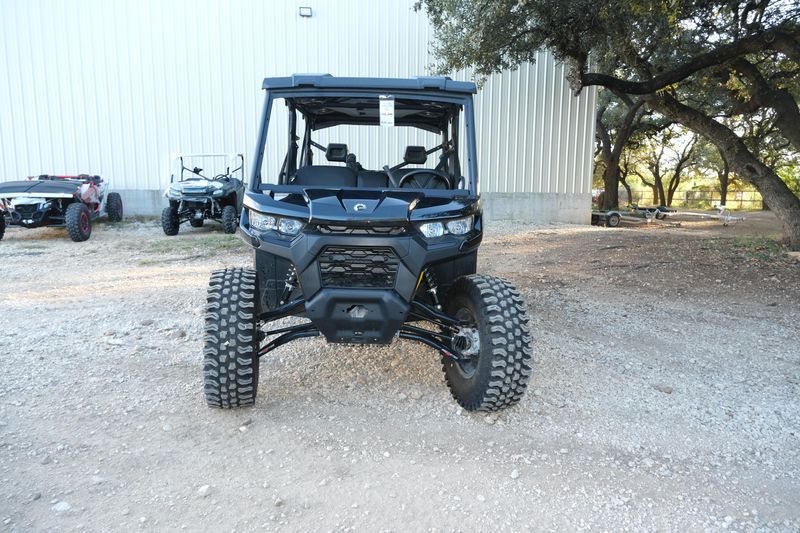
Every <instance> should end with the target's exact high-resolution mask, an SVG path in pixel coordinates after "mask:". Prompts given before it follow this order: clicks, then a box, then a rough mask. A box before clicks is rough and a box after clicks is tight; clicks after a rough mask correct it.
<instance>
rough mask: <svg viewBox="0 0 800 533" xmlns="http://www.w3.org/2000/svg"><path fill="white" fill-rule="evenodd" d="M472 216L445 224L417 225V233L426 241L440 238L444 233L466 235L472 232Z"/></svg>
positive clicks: (427, 223)
mask: <svg viewBox="0 0 800 533" xmlns="http://www.w3.org/2000/svg"><path fill="white" fill-rule="evenodd" d="M472 220H473V219H472V216H468V217H464V218H456V219H453V220H448V221H445V222H426V223H425V224H420V225H419V231H420V233H422V234H423V235H424V236H425V237H427V238H428V239H433V238H436V237H441V236H442V235H444V234H445V233H449V234H451V235H466V234H467V233H469V232H470V231H471V230H472Z"/></svg>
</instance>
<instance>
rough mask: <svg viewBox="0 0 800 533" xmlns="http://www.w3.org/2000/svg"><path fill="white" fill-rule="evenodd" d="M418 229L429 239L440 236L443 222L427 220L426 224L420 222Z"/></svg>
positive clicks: (442, 230)
mask: <svg viewBox="0 0 800 533" xmlns="http://www.w3.org/2000/svg"><path fill="white" fill-rule="evenodd" d="M419 231H420V232H422V234H423V235H425V237H427V238H429V239H433V238H434V237H441V236H442V235H444V224H442V223H441V222H428V223H426V224H422V225H421V226H420V227H419Z"/></svg>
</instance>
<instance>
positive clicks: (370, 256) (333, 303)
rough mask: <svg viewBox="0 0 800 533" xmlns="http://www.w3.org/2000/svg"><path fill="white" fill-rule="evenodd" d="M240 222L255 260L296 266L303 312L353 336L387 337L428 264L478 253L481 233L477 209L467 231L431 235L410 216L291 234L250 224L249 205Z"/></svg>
mask: <svg viewBox="0 0 800 533" xmlns="http://www.w3.org/2000/svg"><path fill="white" fill-rule="evenodd" d="M240 224H241V225H240V227H241V230H242V234H243V237H244V238H245V240H246V241H247V242H248V243H249V244H251V245H252V246H253V247H254V248H255V249H256V256H257V257H256V260H257V262H258V260H259V256H260V255H264V256H268V255H271V256H277V257H280V258H283V259H284V260H286V261H287V262H288V263H291V264H292V265H293V266H294V268H295V271H296V273H297V276H298V280H299V283H300V287H301V289H302V293H303V297H304V298H305V315H306V316H307V317H308V318H309V319H310V320H311V321H312V322H313V323H314V325H315V326H316V327H317V328H318V329H319V330H320V332H321V333H322V334H323V335H325V337H326V339H327V340H328V341H329V342H339V343H354V344H367V343H369V344H388V343H390V342H391V340H392V338H393V337H394V336H395V335H396V334H397V332H398V330H399V329H400V326H402V324H403V323H404V322H405V321H406V319H407V317H408V313H409V309H410V306H411V301H412V299H413V298H414V294H415V292H416V289H417V286H418V284H419V280H420V274H421V272H422V271H423V269H424V268H425V267H426V266H428V265H432V264H436V263H441V262H447V261H453V260H457V259H458V258H459V257H463V256H469V255H471V254H474V253H475V251H476V250H477V248H478V245H479V244H480V241H481V238H482V233H481V231H480V217H478V219H477V222H476V229H474V230H473V231H472V232H470V233H468V234H466V235H463V236H455V235H444V236H442V237H439V238H436V239H431V240H428V239H425V237H423V236H422V235H421V234H420V233H419V232H418V231H416V229H414V228H413V226H411V225H410V224H409V225H407V226H405V227H402V228H401V227H398V228H396V231H391V232H385V231H384V232H381V233H377V234H376V233H370V231H369V228H367V227H360V228H356V227H353V226H338V227H336V226H330V225H326V224H309V225H307V226H306V228H305V229H304V230H303V231H302V232H301V233H300V234H299V235H297V236H296V237H294V238H287V237H284V236H281V235H279V234H278V233H276V232H274V231H267V232H259V231H255V230H253V229H251V228H250V225H249V218H248V215H247V210H244V212H243V215H242V217H241V221H240ZM331 228H334V229H337V230H338V231H332V230H331ZM356 230H360V231H356ZM276 281H277V280H260V283H265V282H267V283H270V282H273V283H274V282H276Z"/></svg>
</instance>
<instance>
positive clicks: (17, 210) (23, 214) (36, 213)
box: [11, 204, 45, 222]
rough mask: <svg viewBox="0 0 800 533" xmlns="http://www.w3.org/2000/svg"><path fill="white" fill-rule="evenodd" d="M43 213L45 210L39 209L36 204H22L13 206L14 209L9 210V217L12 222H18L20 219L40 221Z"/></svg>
mask: <svg viewBox="0 0 800 533" xmlns="http://www.w3.org/2000/svg"><path fill="white" fill-rule="evenodd" d="M44 215H45V211H43V210H42V211H40V210H39V206H38V205H36V204H24V205H18V206H15V207H14V211H12V212H11V219H12V220H13V221H14V222H20V221H22V220H33V221H34V222H40V221H41V220H42V219H43V218H44Z"/></svg>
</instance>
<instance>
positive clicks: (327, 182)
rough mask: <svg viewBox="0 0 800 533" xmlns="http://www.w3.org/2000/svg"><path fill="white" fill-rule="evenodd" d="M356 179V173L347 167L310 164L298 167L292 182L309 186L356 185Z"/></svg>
mask: <svg viewBox="0 0 800 533" xmlns="http://www.w3.org/2000/svg"><path fill="white" fill-rule="evenodd" d="M356 181H357V176H356V173H355V172H353V171H352V170H350V169H349V168H347V167H339V166H333V165H310V166H305V167H300V168H298V169H297V173H296V174H295V175H294V179H293V180H292V184H293V185H306V186H309V187H355V186H356Z"/></svg>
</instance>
